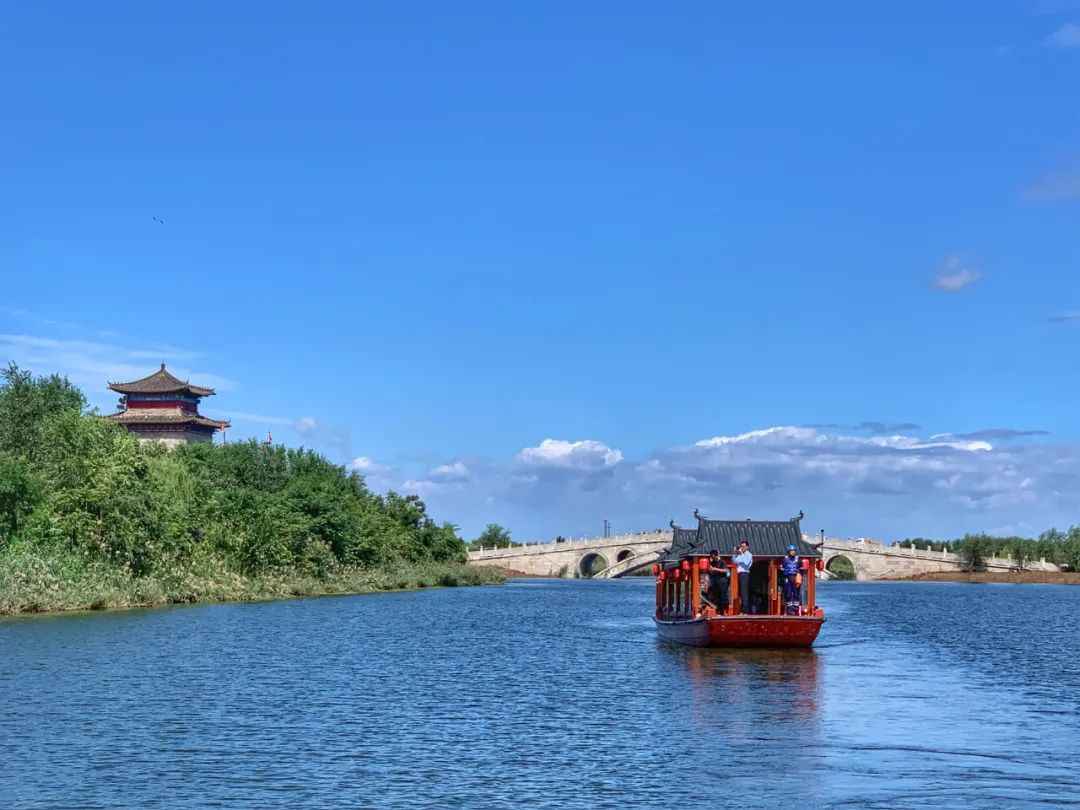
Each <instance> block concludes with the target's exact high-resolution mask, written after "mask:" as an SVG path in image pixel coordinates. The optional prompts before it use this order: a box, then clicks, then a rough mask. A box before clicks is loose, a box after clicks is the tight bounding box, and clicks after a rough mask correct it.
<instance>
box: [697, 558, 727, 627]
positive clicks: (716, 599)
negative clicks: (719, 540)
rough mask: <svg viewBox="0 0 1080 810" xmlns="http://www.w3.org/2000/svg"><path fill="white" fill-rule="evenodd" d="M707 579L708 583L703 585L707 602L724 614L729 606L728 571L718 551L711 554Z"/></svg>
mask: <svg viewBox="0 0 1080 810" xmlns="http://www.w3.org/2000/svg"><path fill="white" fill-rule="evenodd" d="M705 577H706V581H705V582H704V583H702V589H703V590H704V591H705V601H706V602H708V603H709V604H710V605H712V606H713V607H714V608H716V612H717V613H723V612H724V611H725V610H727V606H728V604H727V603H728V569H727V566H726V565H724V562H723V560H721V559H720V552H719V551H717V550H716V549H713V550H712V551H711V552H710V553H709V568H708V572H707V573H706V574H705Z"/></svg>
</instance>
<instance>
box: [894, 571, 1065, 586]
mask: <svg viewBox="0 0 1080 810" xmlns="http://www.w3.org/2000/svg"><path fill="white" fill-rule="evenodd" d="M900 579H902V580H906V581H911V582H993V583H1008V584H1014V585H1080V573H1076V572H1069V571H1015V572H1011V573H1010V572H1009V571H935V572H933V573H926V574H914V575H913V576H910V577H900Z"/></svg>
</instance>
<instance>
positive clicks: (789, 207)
mask: <svg viewBox="0 0 1080 810" xmlns="http://www.w3.org/2000/svg"><path fill="white" fill-rule="evenodd" d="M586 5H587V8H585V9H584V10H583V9H582V7H581V6H582V4H569V3H550V4H544V5H543V7H541V6H536V7H534V8H527V7H525V6H507V5H506V4H501V3H470V2H464V3H455V4H445V3H439V4H435V3H431V4H427V3H417V4H413V5H408V6H407V5H405V4H401V3H366V4H349V3H340V4H337V3H309V4H305V5H304V6H302V7H299V6H295V5H292V4H290V5H284V4H267V3H260V4H249V5H244V4H229V5H228V6H227V7H222V6H221V5H220V4H209V3H192V4H187V5H185V6H184V7H183V8H181V7H160V8H156V7H147V5H146V4H134V3H118V4H112V5H110V7H109V8H108V9H107V10H104V9H101V8H93V9H91V8H89V7H87V8H85V9H79V8H74V7H72V6H70V5H69V4H23V5H22V6H21V7H19V8H14V9H12V10H10V11H9V13H7V14H6V15H5V18H4V20H3V21H2V22H0V43H2V46H3V47H0V76H3V79H2V82H3V85H2V86H3V96H4V99H5V104H4V108H5V109H4V125H3V126H2V127H0V179H2V182H0V216H2V223H3V226H2V228H0V271H2V273H3V277H4V285H3V291H4V292H3V300H2V301H0V359H3V360H8V359H10V360H15V361H17V362H19V363H20V364H22V365H25V366H28V367H30V368H32V369H34V370H35V371H39V372H48V371H54V370H56V371H62V372H64V373H67V374H68V375H70V376H71V377H72V379H73V380H75V381H77V382H78V383H79V384H80V385H82V386H83V387H84V388H85V389H86V390H87V391H88V393H89V394H90V396H91V399H92V401H93V402H94V404H96V405H97V406H99V407H100V408H101V409H102V410H108V409H109V408H110V406H111V405H112V404H113V402H114V399H113V397H112V396H111V395H110V394H109V393H108V392H107V391H106V390H105V381H106V379H110V378H111V379H116V378H123V377H138V376H143V375H144V374H146V373H148V372H149V371H151V370H152V369H153V368H154V367H155V366H156V364H157V363H158V362H160V361H161V360H165V361H167V362H168V363H169V365H170V367H171V368H174V369H176V370H177V371H178V372H179V373H183V374H187V375H190V377H191V379H192V380H193V381H195V382H201V383H204V384H208V385H216V386H217V387H218V390H219V394H218V396H216V397H214V398H212V399H210V400H208V401H207V402H206V403H205V406H204V411H205V412H206V413H208V414H210V415H216V416H229V417H230V418H232V420H233V424H234V427H233V429H232V430H231V431H230V434H229V435H230V438H241V437H245V436H255V435H258V436H265V434H266V431H267V430H271V431H273V435H274V439H275V440H278V441H283V442H286V443H289V444H297V445H299V444H303V445H305V446H313V447H316V448H318V449H319V450H321V451H323V452H325V453H327V454H328V455H329V456H330V457H331V458H333V459H334V460H335V461H338V462H339V463H343V464H346V463H349V464H354V465H355V466H356V467H357V468H359V469H362V470H363V471H364V472H365V473H366V474H367V476H368V480H369V483H370V484H371V485H372V487H373V488H376V489H386V488H390V487H393V488H396V489H399V490H406V491H416V492H419V493H421V494H422V495H423V496H424V497H425V499H426V500H427V501H428V502H429V504H430V506H431V509H432V511H433V512H434V513H435V515H436V516H437V517H438V518H440V519H447V520H451V521H453V522H455V523H458V524H460V525H461V526H462V527H463V531H464V532H465V533H466V534H467V535H471V534H474V533H475V532H477V531H478V530H479V529H480V528H481V527H482V526H483V524H484V523H486V522H488V521H498V522H501V523H504V524H506V525H507V526H509V527H510V528H511V529H512V530H513V531H514V534H515V536H517V537H519V538H526V537H528V538H534V537H551V536H554V535H555V534H559V533H561V534H564V535H571V534H572V535H578V534H585V533H593V532H596V531H599V529H600V527H601V525H602V521H603V519H604V518H608V519H610V520H611V521H612V523H613V524H614V525H615V527H616V529H625V530H633V529H639V528H640V529H644V528H655V527H656V526H659V525H663V524H665V523H666V522H667V520H668V519H669V518H671V517H676V518H680V517H681V518H682V519H683V520H684V521H686V520H688V519H689V513H690V512H691V511H692V509H693V508H694V507H700V508H701V509H702V510H703V511H706V512H708V513H712V514H715V515H718V516H729V515H734V516H739V517H743V516H747V515H754V516H762V517H773V516H780V517H786V516H788V515H790V514H794V513H795V512H797V511H799V510H800V509H803V510H805V512H806V513H807V520H808V523H809V524H811V525H812V527H814V528H816V527H818V526H821V527H824V528H826V529H827V530H828V531H830V532H832V533H836V534H843V535H864V534H865V535H874V536H879V537H885V538H893V537H899V536H905V535H910V534H923V535H951V534H956V533H962V532H964V531H974V530H981V529H988V530H997V531H1020V532H1024V533H1036V532H1038V531H1041V530H1042V529H1044V528H1046V527H1047V526H1049V525H1058V526H1063V525H1066V524H1069V523H1071V522H1078V521H1080V497H1078V496H1080V425H1078V423H1077V420H1076V416H1075V414H1076V405H1075V403H1076V401H1077V398H1078V394H1080V391H1078V387H1080V386H1078V383H1077V379H1078V374H1077V372H1078V371H1080V369H1078V365H1080V364H1078V360H1077V358H1078V357H1080V277H1078V269H1080V239H1078V238H1077V236H1078V234H1080V228H1078V225H1080V104H1078V103H1077V87H1078V86H1080V2H1051V1H1050V0H1047V1H1046V2H1019V1H1017V2H1001V3H992V4H986V3H979V4H976V3H951V4H939V3H916V4H896V5H894V6H893V7H890V8H885V7H883V6H880V4H865V3H832V4H825V5H821V4H815V5H813V6H809V5H807V4H796V3H791V4H766V6H765V7H763V8H761V9H757V8H754V7H753V6H752V4H740V7H738V8H735V7H731V8H724V7H721V4H715V3H693V2H688V3H682V4H679V5H678V7H677V8H674V9H672V8H667V9H665V8H663V7H661V6H657V5H656V4H645V3H626V2H621V3H599V2H598V3H591V4H586ZM987 430H993V431H996V432H994V433H990V434H987V433H985V431H987ZM1017 432H1018V433H1019V434H1020V435H1018V433H1017ZM942 434H949V435H947V436H943V435H942ZM932 437H937V438H932Z"/></svg>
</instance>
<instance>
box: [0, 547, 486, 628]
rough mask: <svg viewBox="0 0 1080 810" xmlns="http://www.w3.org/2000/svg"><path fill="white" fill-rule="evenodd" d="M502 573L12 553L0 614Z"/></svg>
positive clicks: (405, 586) (0, 590) (380, 586)
mask: <svg viewBox="0 0 1080 810" xmlns="http://www.w3.org/2000/svg"><path fill="white" fill-rule="evenodd" d="M505 579H506V578H505V576H504V575H503V573H502V572H501V571H499V570H498V569H495V568H485V567H478V566H469V565H464V564H462V563H417V564H398V565H383V566H379V567H374V568H357V567H343V568H340V569H338V570H335V571H328V572H324V573H323V574H322V575H320V576H315V575H312V574H310V573H302V572H293V573H279V574H267V575H263V576H246V575H244V574H242V573H239V572H237V571H235V570H230V569H229V568H228V566H226V565H223V564H221V563H220V562H218V563H215V562H213V561H209V560H208V561H205V562H204V563H202V564H198V565H192V566H188V567H185V568H182V569H177V570H175V571H173V572H164V571H162V572H157V573H154V574H149V575H144V576H134V575H132V574H130V573H128V572H125V571H123V570H121V569H117V568H114V567H111V566H108V565H102V564H91V565H86V564H84V563H82V562H81V561H78V560H71V559H64V556H63V555H55V554H44V555H43V554H32V553H16V554H5V555H2V556H0V615H15V614H20V613H53V612H61V611H81V610H115V609H121V608H146V607H159V606H163V605H170V604H192V603H209V602H254V601H265V600H271V599H291V598H298V597H304V596H328V595H335V594H337V595H345V594H370V593H379V592H387V591H402V590H418V589H422V588H445V587H455V586H467V585H494V584H500V583H502V582H504V581H505Z"/></svg>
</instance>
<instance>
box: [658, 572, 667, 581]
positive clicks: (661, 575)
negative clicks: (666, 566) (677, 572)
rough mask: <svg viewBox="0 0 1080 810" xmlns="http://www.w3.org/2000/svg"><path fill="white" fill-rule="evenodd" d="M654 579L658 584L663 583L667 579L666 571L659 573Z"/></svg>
mask: <svg viewBox="0 0 1080 810" xmlns="http://www.w3.org/2000/svg"><path fill="white" fill-rule="evenodd" d="M656 578H657V580H659V581H660V582H663V581H664V580H665V579H667V572H666V571H661V572H660V573H659V574H657V576H656Z"/></svg>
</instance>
